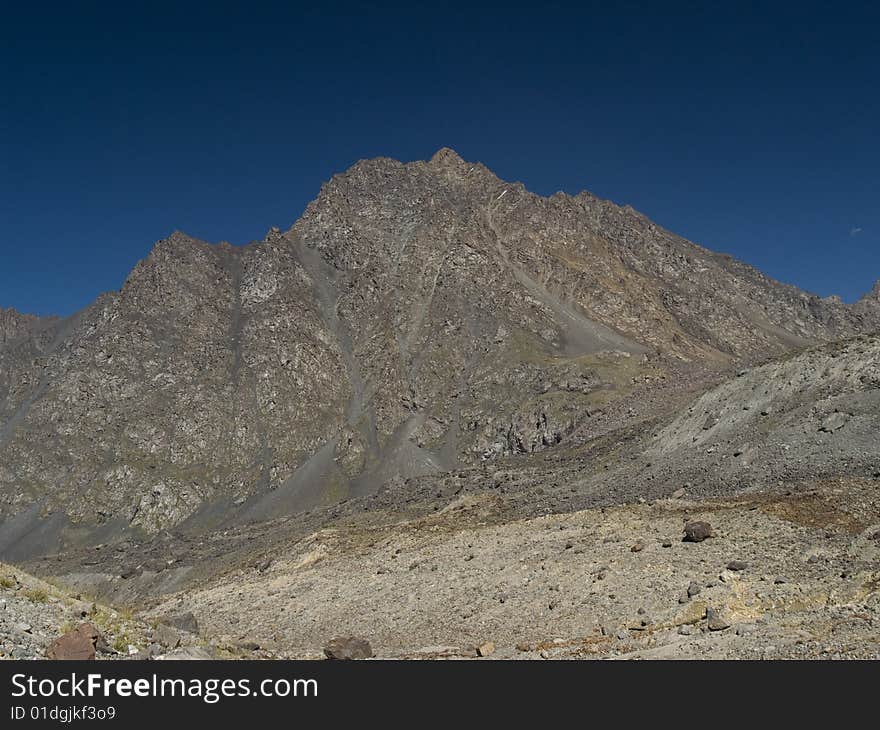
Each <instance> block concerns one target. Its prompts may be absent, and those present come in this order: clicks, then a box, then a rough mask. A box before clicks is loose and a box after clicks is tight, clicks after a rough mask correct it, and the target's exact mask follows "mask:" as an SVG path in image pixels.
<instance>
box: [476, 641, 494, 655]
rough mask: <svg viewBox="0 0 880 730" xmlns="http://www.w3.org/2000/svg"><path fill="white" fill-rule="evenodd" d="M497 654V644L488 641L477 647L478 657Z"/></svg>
mask: <svg viewBox="0 0 880 730" xmlns="http://www.w3.org/2000/svg"><path fill="white" fill-rule="evenodd" d="M494 652H495V644H494V643H493V642H491V641H487V642H485V643H483V644H480V645H479V646H478V647H477V656H489V655H490V654H493V653H494Z"/></svg>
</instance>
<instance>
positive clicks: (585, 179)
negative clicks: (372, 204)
mask: <svg viewBox="0 0 880 730" xmlns="http://www.w3.org/2000/svg"><path fill="white" fill-rule="evenodd" d="M199 5H201V8H202V9H201V10H195V9H194V8H196V7H197V6H199ZM313 5H315V6H317V7H315V8H311V9H308V8H305V7H303V8H300V7H297V4H296V3H294V2H285V3H261V2H259V1H258V0H251V1H250V2H239V3H224V2H222V0H218V1H216V2H212V3H202V4H198V3H185V2H174V3H164V2H162V1H161V0H158V1H156V2H149V3H137V2H105V3H94V2H73V3H71V2H65V3H58V4H53V3H51V2H43V3H4V4H3V7H2V11H0V84H2V98H0V306H14V307H16V308H18V309H20V310H24V311H30V312H35V313H60V314H69V313H71V312H73V311H75V310H77V309H79V308H81V307H83V306H85V305H86V304H88V303H89V302H91V301H92V300H93V299H94V298H95V296H97V295H98V294H99V293H100V292H102V291H106V290H110V289H118V288H119V287H120V285H121V284H122V282H123V281H124V279H125V276H126V275H127V273H128V272H129V270H130V269H131V268H132V267H133V266H134V264H135V263H136V262H137V261H138V259H140V258H143V257H144V256H145V255H146V254H147V253H148V252H149V250H150V248H151V246H152V244H153V242H154V241H155V240H157V239H159V238H162V237H164V236H166V235H168V234H169V233H170V232H171V231H173V230H175V229H180V230H183V231H186V232H187V233H189V234H191V235H194V236H197V237H200V238H204V239H206V240H209V241H220V240H228V241H230V242H232V243H235V244H240V243H246V242H248V241H250V240H253V239H258V238H262V237H263V235H264V234H265V232H266V231H267V230H268V228H269V227H270V226H273V225H277V226H279V227H281V228H286V227H288V226H289V225H290V224H292V223H293V221H294V220H295V219H296V218H297V217H298V216H299V215H300V214H301V212H302V210H303V208H304V207H305V206H306V204H307V203H308V202H309V201H310V200H311V199H312V198H314V197H315V195H316V194H317V192H318V189H319V187H320V185H321V183H322V182H323V181H324V180H326V179H328V178H329V177H330V176H331V175H332V174H333V173H335V172H339V171H342V170H344V169H345V168H347V167H348V166H350V165H351V164H352V163H354V162H355V161H356V160H358V159H359V158H364V157H373V156H377V155H384V156H389V157H395V158H398V159H401V160H412V159H425V158H428V157H429V156H430V155H431V154H432V153H433V152H434V151H435V150H436V149H437V148H439V147H441V146H449V147H453V148H454V149H456V150H457V151H458V152H459V154H461V155H462V156H463V157H464V158H466V159H468V160H479V161H482V162H484V163H485V164H486V165H487V166H488V167H490V168H491V169H493V170H494V171H495V172H496V173H498V174H499V175H500V176H501V177H503V178H506V179H511V180H520V181H522V182H523V183H525V185H526V186H527V187H528V188H529V189H531V190H533V191H535V192H538V193H541V194H551V193H553V192H555V191H556V190H564V191H567V192H571V193H577V192H578V191H580V190H582V189H587V190H590V191H591V192H593V193H595V194H596V195H599V196H601V197H605V198H610V199H612V200H614V201H615V202H618V203H621V204H624V203H629V204H630V205H632V206H634V207H635V208H637V209H639V210H641V211H642V212H644V213H646V214H647V215H648V216H650V217H651V218H653V219H654V220H655V221H657V222H658V223H659V224H661V225H663V226H665V227H667V228H669V229H671V230H673V231H675V232H677V233H680V234H681V235H684V236H686V237H688V238H690V239H692V240H694V241H696V242H698V243H701V244H703V245H705V246H708V247H710V248H713V249H716V250H721V251H725V252H727V253H730V254H733V255H735V256H737V257H739V258H741V259H744V260H745V261H747V262H749V263H751V264H753V265H755V266H758V267H759V268H761V269H762V270H764V271H765V272H767V273H768V274H770V275H771V276H774V277H776V278H778V279H781V280H783V281H786V282H789V283H793V284H796V285H798V286H801V287H803V288H805V289H808V290H810V291H813V292H816V293H817V294H821V295H823V296H824V295H828V294H832V293H837V294H840V295H841V296H843V298H844V299H845V300H847V301H853V300H854V299H856V298H858V297H859V296H861V294H863V293H864V292H865V291H867V290H868V289H870V287H871V286H872V284H873V282H874V280H876V279H877V278H880V205H878V202H880V201H878V196H880V139H878V134H880V98H878V97H880V94H878V87H880V84H878V79H880V43H878V27H880V11H877V10H874V9H872V5H873V4H869V3H848V2H835V3H814V2H810V1H809V0H806V2H801V3H798V4H794V3H783V2H777V3H773V2H760V3H750V2H745V1H742V0H737V1H736V2H732V1H731V2H727V3H716V2H702V3H676V2H673V1H671V0H670V1H668V2H657V3H653V4H651V3H636V2H618V1H615V2H602V3H586V2H584V3H571V4H558V3H552V2H550V3H548V2H540V3H538V2H535V3H532V4H531V5H530V6H527V5H525V4H517V3H508V4H504V5H502V4H498V5H495V6H490V5H484V6H481V7H479V8H476V7H474V5H473V4H470V3H468V4H464V3H462V4H459V5H456V4H453V3H445V4H432V3H430V2H426V3H409V4H403V3H401V4H397V5H390V4H381V3H363V4H361V5H360V6H355V5H348V4H343V3H332V2H326V3H313ZM27 6H30V9H27Z"/></svg>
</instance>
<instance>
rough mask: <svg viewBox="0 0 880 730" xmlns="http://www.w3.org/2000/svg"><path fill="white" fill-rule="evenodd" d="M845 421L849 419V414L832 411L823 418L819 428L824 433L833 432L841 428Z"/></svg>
mask: <svg viewBox="0 0 880 730" xmlns="http://www.w3.org/2000/svg"><path fill="white" fill-rule="evenodd" d="M847 421H849V416H848V415H847V414H846V413H838V412H834V413H832V414H831V415H829V416H827V417H826V418H824V419H823V421H822V423H821V424H820V426H819V430H820V431H822V432H824V433H834V432H835V431H839V430H840V429H842V428H843V427H844V426H845V425H846V423H847Z"/></svg>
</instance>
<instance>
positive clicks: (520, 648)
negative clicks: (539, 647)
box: [516, 641, 532, 651]
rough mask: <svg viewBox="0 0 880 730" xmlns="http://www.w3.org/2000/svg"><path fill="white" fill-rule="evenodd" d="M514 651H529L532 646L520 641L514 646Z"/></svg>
mask: <svg viewBox="0 0 880 730" xmlns="http://www.w3.org/2000/svg"><path fill="white" fill-rule="evenodd" d="M516 650H517V651H531V650H532V645H531V644H529V643H528V642H526V641H521V642H519V644H517V645H516Z"/></svg>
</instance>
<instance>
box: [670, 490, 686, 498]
mask: <svg viewBox="0 0 880 730" xmlns="http://www.w3.org/2000/svg"><path fill="white" fill-rule="evenodd" d="M685 494H686V492H685V489H684V487H679V488H678V489H676V490H675V491H674V492H673V493H672V498H673V499H681V498H682V497H684V495H685Z"/></svg>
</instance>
